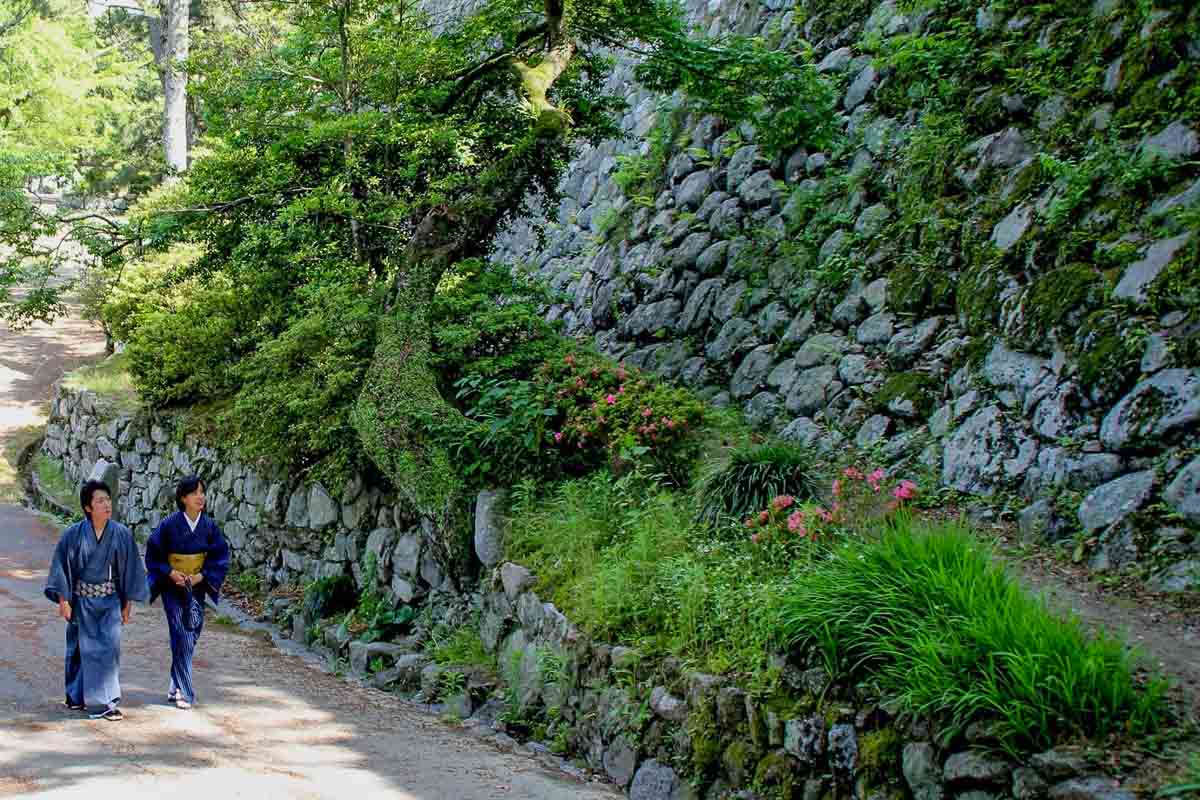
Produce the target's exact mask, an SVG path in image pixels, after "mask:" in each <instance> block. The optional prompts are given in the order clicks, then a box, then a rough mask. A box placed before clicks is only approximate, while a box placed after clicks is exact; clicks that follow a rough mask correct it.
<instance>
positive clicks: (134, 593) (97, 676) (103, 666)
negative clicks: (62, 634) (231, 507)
mask: <svg viewBox="0 0 1200 800" xmlns="http://www.w3.org/2000/svg"><path fill="white" fill-rule="evenodd" d="M79 505H80V506H81V507H82V508H83V514H84V516H83V519H82V520H81V521H79V522H77V523H75V524H74V525H72V526H71V527H69V528H67V529H66V530H65V531H63V535H62V538H61V539H60V540H59V542H58V547H57V548H56V549H55V551H54V560H53V561H52V562H51V563H50V574H49V576H48V577H47V579H46V589H45V593H46V597H47V598H48V599H49V600H50V602H52V603H57V604H58V613H59V615H60V616H61V617H62V618H63V619H65V620H66V621H67V652H66V671H65V676H64V677H65V683H66V694H67V698H66V701H65V702H64V705H65V706H66V707H67V708H69V709H71V710H73V711H85V710H87V709H89V708H90V709H94V710H95V713H93V714H92V718H93V719H107V720H111V721H113V722H116V721H119V720H121V719H123V716H122V714H121V709H120V708H118V707H117V704H118V703H120V702H121V680H120V676H119V675H118V672H119V669H120V665H121V626H122V625H124V624H126V623H128V622H129V620H130V617H131V616H132V615H133V606H132V603H133V601H135V600H137V601H139V602H144V601H145V600H146V597H147V592H146V573H145V572H144V571H143V569H142V560H141V558H140V556H139V554H138V548H137V543H136V542H134V540H133V534H132V533H130V532H129V529H128V528H126V527H125V526H124V525H121V524H120V523H118V522H114V521H113V520H112V492H111V491H110V490H109V488H108V485H107V484H105V483H104V482H103V481H88V482H87V483H85V484H84V485H83V488H82V489H81V490H80V492H79Z"/></svg>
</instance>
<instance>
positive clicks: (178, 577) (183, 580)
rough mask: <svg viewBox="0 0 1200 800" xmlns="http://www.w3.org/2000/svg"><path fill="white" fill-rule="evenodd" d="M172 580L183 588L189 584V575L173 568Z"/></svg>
mask: <svg viewBox="0 0 1200 800" xmlns="http://www.w3.org/2000/svg"><path fill="white" fill-rule="evenodd" d="M171 580H172V581H174V583H175V585H176V586H178V587H180V588H183V586H184V585H186V584H187V575H184V574H183V573H182V572H180V571H179V570H177V569H173V570H171Z"/></svg>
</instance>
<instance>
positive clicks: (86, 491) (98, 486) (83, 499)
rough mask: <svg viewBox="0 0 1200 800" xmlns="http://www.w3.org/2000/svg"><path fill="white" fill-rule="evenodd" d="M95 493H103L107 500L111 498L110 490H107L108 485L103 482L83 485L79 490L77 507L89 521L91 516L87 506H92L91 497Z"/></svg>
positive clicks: (91, 482)
mask: <svg viewBox="0 0 1200 800" xmlns="http://www.w3.org/2000/svg"><path fill="white" fill-rule="evenodd" d="M96 492H104V493H105V494H106V495H108V496H109V498H110V499H111V498H112V489H110V488H108V484H107V483H105V482H104V481H87V482H86V483H84V484H83V488H81V489H80V490H79V507H80V508H81V509H83V513H84V514H86V515H87V516H88V518H89V519H90V518H91V516H92V514H91V512H90V511H88V506H90V505H91V504H92V497H93V496H94V495H95V494H96Z"/></svg>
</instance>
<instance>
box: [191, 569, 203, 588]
mask: <svg viewBox="0 0 1200 800" xmlns="http://www.w3.org/2000/svg"><path fill="white" fill-rule="evenodd" d="M202 583H204V576H203V575H201V574H200V573H199V572H197V573H196V574H195V575H193V576H192V586H199V585H200V584H202Z"/></svg>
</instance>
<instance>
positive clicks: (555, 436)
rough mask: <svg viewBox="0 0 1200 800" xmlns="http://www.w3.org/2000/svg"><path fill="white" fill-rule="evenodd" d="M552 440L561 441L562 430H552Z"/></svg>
mask: <svg viewBox="0 0 1200 800" xmlns="http://www.w3.org/2000/svg"><path fill="white" fill-rule="evenodd" d="M554 441H555V443H557V442H561V441H562V431H555V432H554Z"/></svg>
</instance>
